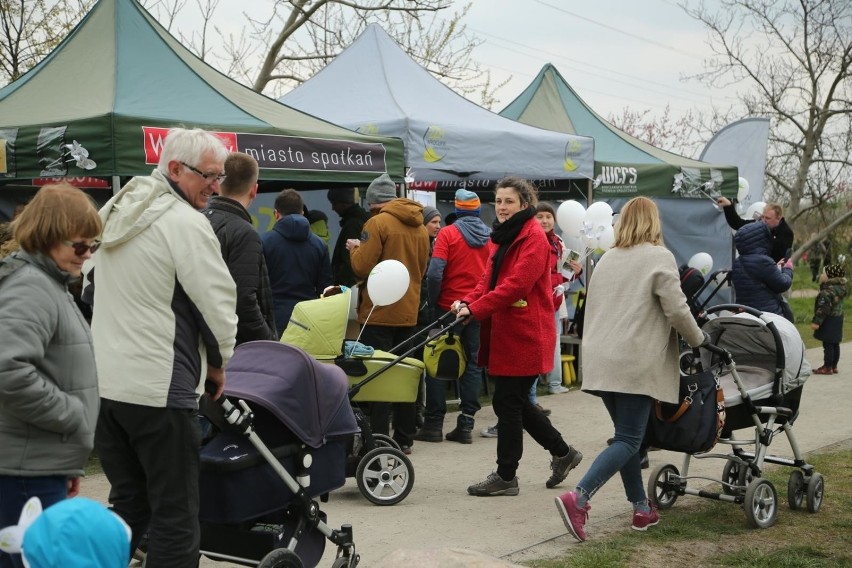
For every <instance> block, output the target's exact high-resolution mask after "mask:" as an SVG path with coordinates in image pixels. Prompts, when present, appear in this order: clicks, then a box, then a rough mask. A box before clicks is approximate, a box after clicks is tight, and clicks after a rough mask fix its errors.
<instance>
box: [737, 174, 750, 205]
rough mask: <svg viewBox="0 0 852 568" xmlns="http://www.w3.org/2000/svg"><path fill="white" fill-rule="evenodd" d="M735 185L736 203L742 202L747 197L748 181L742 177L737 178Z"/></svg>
mask: <svg viewBox="0 0 852 568" xmlns="http://www.w3.org/2000/svg"><path fill="white" fill-rule="evenodd" d="M738 182H739V184H738V185H737V201H743V200H744V199H745V198H746V197H748V180H747V179H746V178H744V177H741V178H739V180H738Z"/></svg>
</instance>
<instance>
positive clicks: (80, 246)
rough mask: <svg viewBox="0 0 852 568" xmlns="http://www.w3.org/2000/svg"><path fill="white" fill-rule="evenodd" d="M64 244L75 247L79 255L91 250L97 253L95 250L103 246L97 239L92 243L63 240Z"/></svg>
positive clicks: (75, 252)
mask: <svg viewBox="0 0 852 568" xmlns="http://www.w3.org/2000/svg"><path fill="white" fill-rule="evenodd" d="M62 243H63V244H66V245H68V246H69V247H71V248H73V249H74V254H76V255H77V256H83V255H85V254H86V253H87V252H89V251H91V252H92V254H95V251H96V250H98V249H99V248H101V242H100V241H95V242H93V243H92V244H88V243H84V242H82V241H80V242H78V243H75V242H73V241H62Z"/></svg>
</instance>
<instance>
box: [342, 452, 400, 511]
mask: <svg viewBox="0 0 852 568" xmlns="http://www.w3.org/2000/svg"><path fill="white" fill-rule="evenodd" d="M355 479H356V480H357V482H358V489H360V490H361V493H362V494H363V495H364V497H366V498H367V500H368V501H370V502H371V503H373V504H374V505H396V504H397V503H399V502H400V501H402V500H403V499H405V498H406V497H407V496H408V494H409V493H410V492H411V488H412V487H413V486H414V466H412V465H411V461H410V460H409V459H408V458H407V457H406V456H405V454H403V453H402V452H401V451H400V450H397V449H395V448H375V449H372V450H370V451H369V452H367V453H366V454H365V455H364V457H362V458H361V461H359V462H358V471H357V472H356V474H355Z"/></svg>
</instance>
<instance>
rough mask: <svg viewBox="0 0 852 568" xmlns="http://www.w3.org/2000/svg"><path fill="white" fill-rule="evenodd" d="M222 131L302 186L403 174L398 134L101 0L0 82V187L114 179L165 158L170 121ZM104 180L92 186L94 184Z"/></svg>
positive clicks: (264, 169)
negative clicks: (367, 128) (221, 59)
mask: <svg viewBox="0 0 852 568" xmlns="http://www.w3.org/2000/svg"><path fill="white" fill-rule="evenodd" d="M174 126H183V127H198V128H203V129H205V130H210V131H214V132H217V133H219V135H220V136H221V137H222V138H223V140H225V141H226V144H227V145H228V146H229V147H230V148H231V149H233V150H239V151H242V152H246V153H248V154H250V155H253V156H254V157H255V158H256V159H257V160H258V163H259V164H260V167H261V179H266V180H284V181H287V182H288V183H291V184H293V185H295V186H297V187H311V186H314V187H328V186H329V185H332V184H348V185H355V184H367V183H369V182H370V181H371V180H372V179H374V178H375V177H377V176H378V175H380V174H381V173H385V172H387V173H389V174H390V175H391V176H392V177H393V178H394V179H396V180H398V181H401V180H402V178H403V176H404V166H403V146H402V142H401V141H400V140H399V139H395V138H388V137H382V136H368V135H362V134H358V133H355V132H352V131H350V130H347V129H344V128H341V127H339V126H336V125H333V124H331V123H329V122H326V121H323V120H321V119H318V118H315V117H313V116H310V115H308V114H305V113H303V112H300V111H297V110H295V109H292V108H290V107H287V106H285V105H283V104H281V103H278V102H277V101H274V100H272V99H270V98H268V97H265V96H263V95H261V94H258V93H256V92H254V91H252V90H251V89H249V88H247V87H245V86H243V85H241V84H239V83H237V82H235V81H233V80H231V79H230V78H228V77H226V76H225V75H222V74H221V73H219V72H218V71H216V70H215V69H213V68H212V67H210V66H208V65H207V64H205V63H204V62H203V61H201V60H200V59H198V58H197V57H196V56H195V55H193V54H192V53H191V52H190V51H189V50H187V49H186V48H185V47H183V45H181V44H180V43H179V42H178V41H177V40H176V39H175V38H174V37H172V36H171V35H169V33H168V32H167V31H166V30H165V29H164V28H163V27H162V26H161V25H160V24H159V23H157V21H156V20H155V19H154V18H153V17H152V16H151V15H150V14H148V13H147V12H146V11H145V10H144V9H143V8H142V7H141V6H140V5H139V4H138V3H137V2H136V0H100V1H99V2H98V3H97V4H96V5H95V6H94V7H93V8H92V10H91V11H90V12H89V13H88V14H87V15H86V17H85V18H84V19H83V20H82V21H81V22H80V23H79V24H78V25H77V26H76V27H75V28H74V29H73V30H72V31H71V33H70V34H69V35H68V37H66V38H65V40H63V42H62V43H61V44H60V45H59V46H57V48H56V49H55V50H54V51H53V52H51V53H50V55H48V56H47V57H46V58H45V59H44V60H43V61H41V62H40V63H39V64H38V65H37V66H36V67H34V68H33V69H32V70H30V71H29V72H28V73H27V74H25V75H24V76H22V77H21V78H20V79H18V80H17V81H15V82H13V83H10V84H9V85H7V86H6V87H4V88H3V89H0V184H3V183H7V184H9V183H10V182H11V183H14V184H15V185H19V186H20V185H38V184H39V183H44V178H55V177H66V178H71V180H72V182H75V183H77V184H78V185H83V186H85V185H86V183H87V180H94V181H95V182H98V181H99V183H102V184H106V185H107V186H109V185H113V186H115V185H117V184H118V180H117V179H116V176H118V177H125V176H133V175H144V174H148V173H150V172H151V170H152V169H153V168H154V167H155V165H156V163H157V162H158V160H159V152H160V149H161V148H162V143H163V139H164V137H165V134H166V132H167V130H168V129H169V128H171V127H174ZM95 185H97V183H95Z"/></svg>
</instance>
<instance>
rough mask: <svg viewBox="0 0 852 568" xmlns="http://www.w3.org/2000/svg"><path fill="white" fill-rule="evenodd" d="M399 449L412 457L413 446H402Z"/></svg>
mask: <svg viewBox="0 0 852 568" xmlns="http://www.w3.org/2000/svg"><path fill="white" fill-rule="evenodd" d="M399 449H400V450H401V451H402V453H404V454H405V455H407V456H410V455H411V446H400V447H399Z"/></svg>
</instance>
